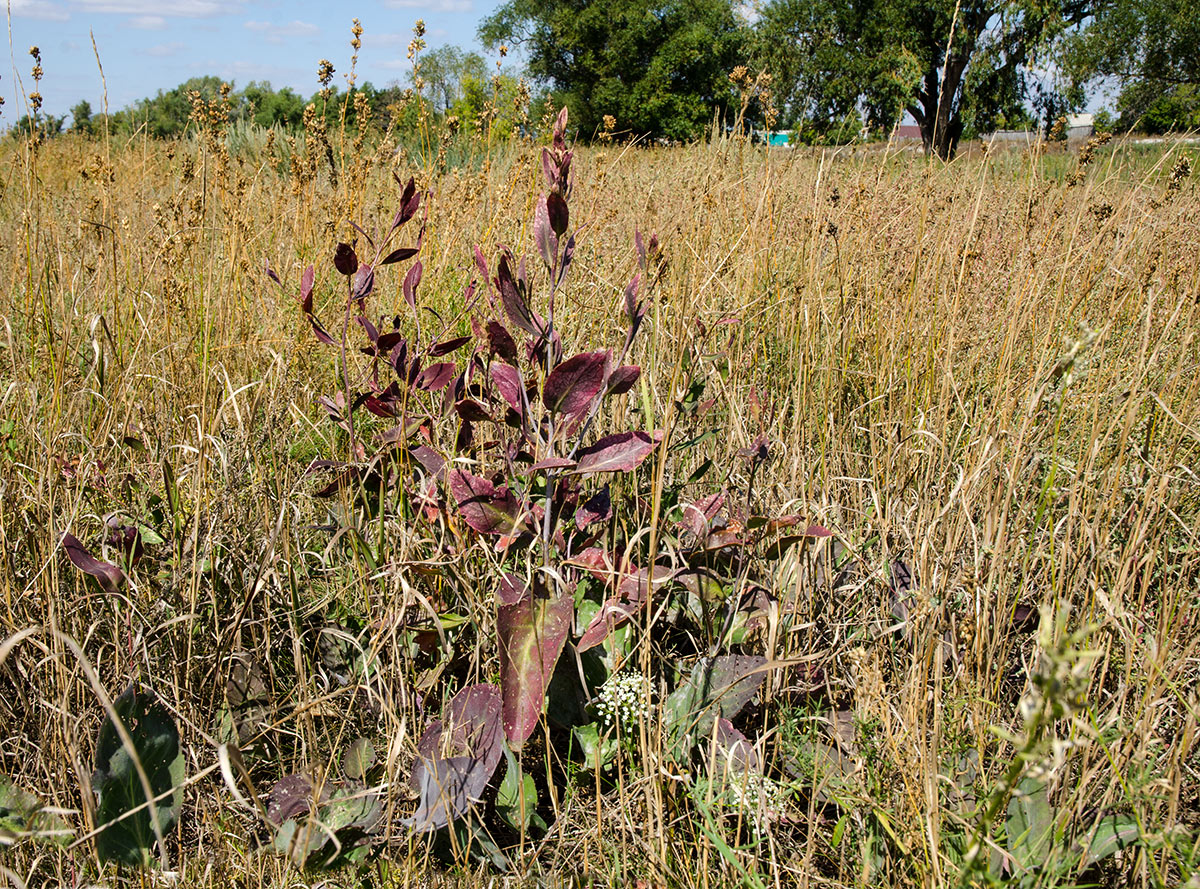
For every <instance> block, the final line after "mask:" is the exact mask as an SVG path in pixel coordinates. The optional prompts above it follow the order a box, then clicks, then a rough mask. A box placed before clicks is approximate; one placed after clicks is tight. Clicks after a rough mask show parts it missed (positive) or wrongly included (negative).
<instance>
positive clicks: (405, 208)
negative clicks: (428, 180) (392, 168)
mask: <svg viewBox="0 0 1200 889" xmlns="http://www.w3.org/2000/svg"><path fill="white" fill-rule="evenodd" d="M393 175H394V174H393ZM396 181H397V182H399V181H400V177H399V176H397V177H396ZM420 206H421V193H420V192H419V191H417V183H416V180H414V179H413V178H412V177H411V176H410V177H409V179H408V184H407V185H405V186H404V193H403V194H401V195H400V209H399V211H397V213H396V218H395V220H394V221H393V222H392V230H393V231H395V230H396V229H398V228H399V227H400V226H402V225H404V223H406V222H408V220H410V219H412V218H413V216H415V215H416V213H417V208H418V207H420Z"/></svg>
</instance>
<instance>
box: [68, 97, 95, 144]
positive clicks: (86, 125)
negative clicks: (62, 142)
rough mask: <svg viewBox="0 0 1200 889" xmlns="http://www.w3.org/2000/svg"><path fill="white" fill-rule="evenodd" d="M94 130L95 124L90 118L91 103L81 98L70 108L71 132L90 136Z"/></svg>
mask: <svg viewBox="0 0 1200 889" xmlns="http://www.w3.org/2000/svg"><path fill="white" fill-rule="evenodd" d="M95 131H96V124H95V122H94V121H93V120H92V103H91V102H89V101H88V100H87V99H81V100H80V101H79V103H78V104H76V105H75V107H74V108H72V109H71V132H73V133H82V134H83V135H85V136H90V135H92V134H93V133H94V132H95Z"/></svg>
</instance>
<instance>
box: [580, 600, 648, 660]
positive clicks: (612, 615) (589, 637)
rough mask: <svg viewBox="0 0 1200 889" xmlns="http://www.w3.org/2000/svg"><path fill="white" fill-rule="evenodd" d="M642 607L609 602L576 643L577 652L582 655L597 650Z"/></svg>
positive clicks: (628, 603) (633, 603)
mask: <svg viewBox="0 0 1200 889" xmlns="http://www.w3.org/2000/svg"><path fill="white" fill-rule="evenodd" d="M641 607H642V603H641V602H627V601H624V600H622V599H616V598H613V599H609V600H607V601H606V602H605V603H604V604H603V605H601V606H600V610H599V611H597V612H596V616H595V617H593V618H592V620H591V622H590V623H588V625H587V627H586V628H585V629H584V631H583V635H582V636H580V637H579V641H578V642H576V643H575V650H576V651H578V652H581V653H582V652H584V651H587V650H588V649H589V648H595V647H596V646H597V645H599V644H600V643H601V642H603V641H604V640H605V639H607V638H608V634H609V633H611V632H612V631H613V630H615V629H617V627H619V626H621V625H622V624H624V623H628V622H629V620H630V618H632V617H633V616H634V615H635V614H637V612H638V610H639V609H640V608H641Z"/></svg>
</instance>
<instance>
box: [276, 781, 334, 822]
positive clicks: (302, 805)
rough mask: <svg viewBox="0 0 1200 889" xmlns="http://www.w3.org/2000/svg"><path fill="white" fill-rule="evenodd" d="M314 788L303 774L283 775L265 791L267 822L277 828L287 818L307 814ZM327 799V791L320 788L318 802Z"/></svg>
mask: <svg viewBox="0 0 1200 889" xmlns="http://www.w3.org/2000/svg"><path fill="white" fill-rule="evenodd" d="M315 791H316V787H315V786H314V785H313V782H312V779H311V778H309V777H308V775H305V774H303V773H296V774H292V775H284V776H283V777H282V778H280V779H279V780H278V781H276V782H275V784H274V786H273V787H272V788H271V789H270V790H268V791H267V794H266V803H267V812H266V815H267V820H268V821H270V822H271V823H272V824H274V825H276V826H278V825H281V824H283V822H285V821H287V820H288V819H289V818H296V817H299V816H300V815H306V814H308V811H309V809H310V808H311V807H312V803H313V795H314V793H315ZM328 798H329V792H328V790H326V789H324V788H322V793H321V797H320V799H319V800H318V802H324V801H325V800H327V799H328Z"/></svg>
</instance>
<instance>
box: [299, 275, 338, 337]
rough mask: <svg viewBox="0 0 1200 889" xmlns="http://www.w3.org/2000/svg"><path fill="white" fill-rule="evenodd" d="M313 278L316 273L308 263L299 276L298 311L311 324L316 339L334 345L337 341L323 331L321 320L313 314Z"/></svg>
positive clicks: (314, 278)
mask: <svg viewBox="0 0 1200 889" xmlns="http://www.w3.org/2000/svg"><path fill="white" fill-rule="evenodd" d="M315 280H316V275H315V273H314V272H313V267H312V266H311V265H310V266H309V267H308V268H306V269H305V270H304V274H303V275H301V276H300V311H302V312H303V313H304V317H305V318H307V319H308V323H309V324H310V325H312V330H313V333H315V334H316V335H317V339H319V340H320V341H321V342H323V343H325V344H326V345H329V346H336V345H337V341H336V340H335V339H334V338H333V337H331V336H330V335H329V334H328V333H326V332H325V328H324V327H322V326H321V322H320V321H318V320H317V317H316V316H315V315H314V314H313V295H312V292H313V284H314V282H315Z"/></svg>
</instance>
